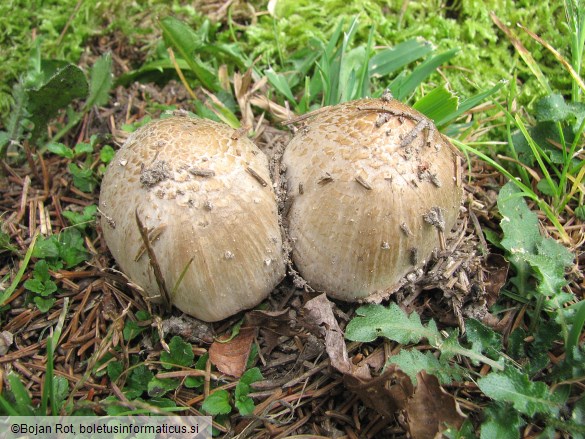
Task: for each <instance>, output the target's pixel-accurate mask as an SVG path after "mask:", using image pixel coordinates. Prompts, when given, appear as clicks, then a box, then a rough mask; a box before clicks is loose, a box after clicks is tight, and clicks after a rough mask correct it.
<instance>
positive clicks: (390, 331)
mask: <svg viewBox="0 0 585 439" xmlns="http://www.w3.org/2000/svg"><path fill="white" fill-rule="evenodd" d="M345 337H346V338H347V339H348V340H352V341H361V342H365V343H368V342H371V341H374V340H375V339H376V338H378V337H386V338H389V339H390V340H394V341H397V342H398V343H402V344H407V343H418V342H419V341H420V340H422V339H423V338H426V339H428V340H429V342H431V343H432V344H434V345H436V344H437V343H438V342H439V340H441V338H442V337H441V335H440V333H439V331H438V330H437V325H436V324H435V322H434V321H433V320H431V321H430V322H429V323H428V325H427V326H426V327H425V326H423V324H422V323H421V321H420V317H419V315H418V314H417V313H415V312H413V313H411V314H410V316H408V315H407V314H406V313H405V312H404V311H403V310H402V309H400V307H399V306H398V305H397V304H395V303H391V304H390V306H389V307H388V308H386V307H383V306H381V305H364V306H361V307H359V308H358V309H357V310H356V317H355V318H354V319H352V320H351V321H350V322H349V324H348V325H347V327H346V329H345Z"/></svg>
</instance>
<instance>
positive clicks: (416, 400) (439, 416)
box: [405, 371, 465, 439]
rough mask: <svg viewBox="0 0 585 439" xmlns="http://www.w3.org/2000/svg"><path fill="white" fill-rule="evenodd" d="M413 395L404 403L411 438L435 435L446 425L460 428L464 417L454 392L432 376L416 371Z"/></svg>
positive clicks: (422, 438)
mask: <svg viewBox="0 0 585 439" xmlns="http://www.w3.org/2000/svg"><path fill="white" fill-rule="evenodd" d="M417 381H418V385H417V386H416V389H415V391H414V395H413V396H412V398H410V399H409V400H408V402H407V404H406V409H405V412H406V416H407V421H408V429H409V431H410V435H411V436H412V438H413V439H427V438H432V437H435V435H436V434H437V433H439V432H440V431H443V430H444V429H445V428H446V427H447V424H448V425H450V426H453V427H456V428H460V427H461V425H462V424H463V421H464V420H465V415H463V413H461V410H460V409H459V406H458V404H457V402H456V401H455V398H454V397H453V395H451V394H449V393H447V392H446V391H445V390H444V389H443V388H442V387H441V386H440V384H439V380H438V379H437V377H435V376H434V375H428V374H427V373H426V372H424V371H422V372H419V373H418V375H417Z"/></svg>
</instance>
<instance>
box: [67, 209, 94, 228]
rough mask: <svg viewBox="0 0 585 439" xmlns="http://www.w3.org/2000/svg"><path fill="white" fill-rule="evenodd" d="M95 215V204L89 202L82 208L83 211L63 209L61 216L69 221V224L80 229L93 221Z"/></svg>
mask: <svg viewBox="0 0 585 439" xmlns="http://www.w3.org/2000/svg"><path fill="white" fill-rule="evenodd" d="M96 215H97V206H96V205H95V204H90V205H89V206H86V207H84V208H83V212H82V213H79V212H73V211H71V210H65V211H63V216H64V217H65V218H67V219H68V220H69V222H71V225H73V226H76V227H78V228H79V229H81V230H85V229H86V227H87V226H88V225H89V224H90V223H93V222H94V221H95V217H96Z"/></svg>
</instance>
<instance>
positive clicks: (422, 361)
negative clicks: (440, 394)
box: [387, 349, 462, 386]
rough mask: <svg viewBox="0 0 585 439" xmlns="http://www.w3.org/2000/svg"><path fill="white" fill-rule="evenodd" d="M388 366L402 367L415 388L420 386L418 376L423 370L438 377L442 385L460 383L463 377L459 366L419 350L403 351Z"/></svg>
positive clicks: (391, 358)
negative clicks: (453, 382) (454, 381)
mask: <svg viewBox="0 0 585 439" xmlns="http://www.w3.org/2000/svg"><path fill="white" fill-rule="evenodd" d="M387 364H396V365H397V366H398V367H400V370H402V371H403V372H404V373H405V374H407V375H408V377H409V378H410V380H411V381H412V383H413V384H414V385H415V386H416V385H417V384H418V381H417V378H416V376H417V374H418V373H419V372H421V371H423V370H424V371H425V372H426V373H428V374H429V375H434V376H436V377H437V378H438V380H439V382H440V383H441V384H451V382H452V381H453V380H456V381H458V380H460V379H461V377H462V374H461V370H460V368H459V366H458V365H456V364H449V363H448V362H447V361H440V360H439V359H438V358H436V357H435V356H434V355H433V354H432V353H431V352H428V351H427V352H425V353H424V354H423V353H422V352H420V351H419V350H417V349H402V350H401V351H400V352H399V353H398V354H397V355H393V356H391V357H390V358H389V359H388V363H387Z"/></svg>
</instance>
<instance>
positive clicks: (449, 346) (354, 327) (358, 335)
mask: <svg viewBox="0 0 585 439" xmlns="http://www.w3.org/2000/svg"><path fill="white" fill-rule="evenodd" d="M378 337H386V338H388V339H390V340H394V341H397V342H398V343H402V344H408V343H418V342H419V341H421V340H422V339H426V340H428V342H429V343H430V344H431V345H432V346H433V347H435V348H437V349H440V351H441V360H442V361H445V362H446V361H447V360H448V359H449V358H452V357H453V356H455V355H464V356H466V357H469V358H471V359H472V360H473V361H481V362H483V363H486V364H489V365H490V366H492V367H493V368H495V369H498V370H501V369H502V365H501V362H496V361H494V360H491V359H490V358H487V357H486V356H484V355H482V354H481V353H478V352H476V351H474V350H472V349H467V348H465V347H463V346H461V345H460V344H459V342H458V340H457V331H454V332H453V333H452V334H450V335H449V336H448V337H447V338H444V337H443V336H442V335H441V333H440V332H439V330H438V329H437V324H436V323H435V321H434V320H430V321H429V322H428V323H427V325H426V326H425V325H423V324H422V322H421V321H420V317H419V315H418V314H417V313H415V312H413V313H411V314H410V316H409V315H408V314H406V313H405V312H404V311H403V310H402V309H400V307H399V306H398V305H397V304H395V303H391V304H390V306H389V307H388V308H386V307H384V306H382V305H374V304H371V305H364V306H361V307H359V308H358V309H357V310H356V317H354V318H353V319H352V320H351V321H350V322H349V323H348V325H347V327H346V328H345V338H347V339H348V340H352V341H361V342H364V343H369V342H372V341H374V340H375V339H376V338H378ZM411 360H413V357H411ZM443 364H444V363H443ZM418 365H420V361H419V362H418V363H417V366H416V367H418ZM434 367H436V365H435V366H434ZM441 367H442V366H440V367H439V369H440V368H441ZM414 369H415V368H413V367H411V370H414Z"/></svg>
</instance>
